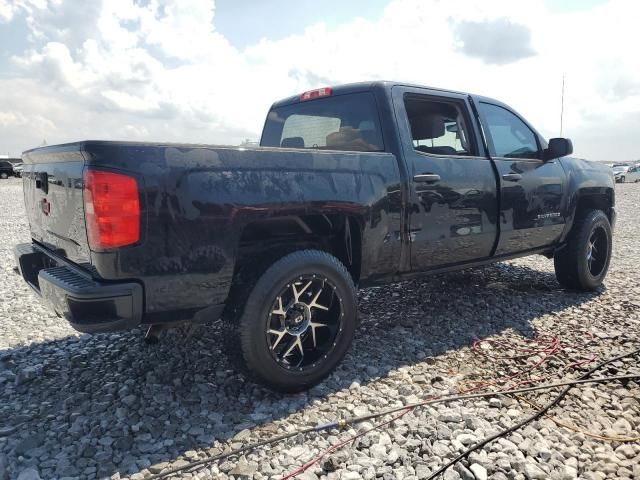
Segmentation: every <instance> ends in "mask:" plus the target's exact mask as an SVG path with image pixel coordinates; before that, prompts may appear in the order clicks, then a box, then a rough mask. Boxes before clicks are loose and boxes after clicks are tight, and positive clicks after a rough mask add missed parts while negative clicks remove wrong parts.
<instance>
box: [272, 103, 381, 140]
mask: <svg viewBox="0 0 640 480" xmlns="http://www.w3.org/2000/svg"><path fill="white" fill-rule="evenodd" d="M260 145H261V146H263V147H283V148H313V149H319V150H348V151H361V152H380V151H383V150H384V144H383V142H382V135H381V133H380V124H379V121H378V111H377V109H376V104H375V100H374V98H373V95H372V94H371V93H368V92H365V93H352V94H347V95H339V96H335V97H327V98H322V99H317V100H310V101H307V102H300V103H294V104H292V105H285V106H282V107H277V108H273V109H272V110H271V111H270V112H269V115H268V117H267V122H266V123H265V127H264V133H263V135H262V140H261V142H260Z"/></svg>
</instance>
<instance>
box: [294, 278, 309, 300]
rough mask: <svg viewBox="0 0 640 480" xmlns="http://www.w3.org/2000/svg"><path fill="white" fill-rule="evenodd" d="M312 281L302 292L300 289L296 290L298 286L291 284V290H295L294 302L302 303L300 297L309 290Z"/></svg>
mask: <svg viewBox="0 0 640 480" xmlns="http://www.w3.org/2000/svg"><path fill="white" fill-rule="evenodd" d="M311 283H312V281H311V280H309V283H307V284H306V285H305V286H304V288H303V289H302V290H300V291H298V289H297V288H296V284H295V283H292V284H291V288H292V289H293V301H294V302H299V301H300V296H301V295H302V294H303V293H304V292H305V291H306V290H307V288H309V286H310V285H311Z"/></svg>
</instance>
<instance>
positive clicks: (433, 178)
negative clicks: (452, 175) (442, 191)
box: [413, 173, 440, 183]
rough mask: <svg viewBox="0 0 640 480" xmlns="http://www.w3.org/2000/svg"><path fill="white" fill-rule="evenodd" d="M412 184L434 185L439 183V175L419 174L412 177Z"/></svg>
mask: <svg viewBox="0 0 640 480" xmlns="http://www.w3.org/2000/svg"><path fill="white" fill-rule="evenodd" d="M413 181H414V182H420V183H435V182H439V181H440V175H438V174H436V173H420V174H418V175H414V176H413Z"/></svg>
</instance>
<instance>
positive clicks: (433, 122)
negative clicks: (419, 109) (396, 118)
mask: <svg viewBox="0 0 640 480" xmlns="http://www.w3.org/2000/svg"><path fill="white" fill-rule="evenodd" d="M409 121H410V123H411V134H412V135H413V138H414V140H424V139H425V138H439V137H442V136H443V135H444V118H443V117H442V116H440V115H434V114H427V115H422V116H415V117H411V118H410V119H409Z"/></svg>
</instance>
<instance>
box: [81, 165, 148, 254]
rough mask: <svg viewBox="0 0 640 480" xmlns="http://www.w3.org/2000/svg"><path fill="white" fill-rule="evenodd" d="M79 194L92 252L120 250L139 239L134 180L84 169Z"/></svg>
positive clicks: (138, 216) (138, 204)
mask: <svg viewBox="0 0 640 480" xmlns="http://www.w3.org/2000/svg"><path fill="white" fill-rule="evenodd" d="M83 193H84V212H85V219H86V223H87V237H88V238H89V247H90V248H91V249H92V250H106V249H110V248H118V247H124V246H125V245H131V244H132V243H136V242H137V241H138V240H140V200H139V196H138V182H136V179H135V178H133V177H130V176H128V175H122V174H120V173H113V172H102V171H98V170H87V171H85V173H84V190H83Z"/></svg>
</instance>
